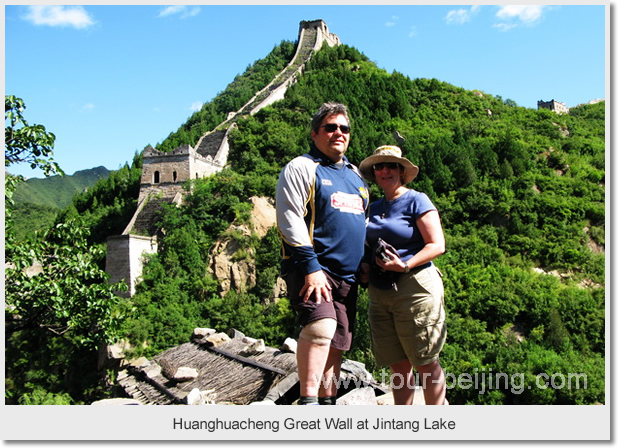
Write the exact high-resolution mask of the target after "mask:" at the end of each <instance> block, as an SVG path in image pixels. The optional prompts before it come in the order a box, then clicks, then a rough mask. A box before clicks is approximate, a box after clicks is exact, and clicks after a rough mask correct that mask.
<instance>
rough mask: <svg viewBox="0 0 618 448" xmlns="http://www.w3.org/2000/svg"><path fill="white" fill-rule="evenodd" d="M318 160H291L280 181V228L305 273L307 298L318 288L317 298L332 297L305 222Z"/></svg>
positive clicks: (278, 211)
mask: <svg viewBox="0 0 618 448" xmlns="http://www.w3.org/2000/svg"><path fill="white" fill-rule="evenodd" d="M314 184H315V162H313V161H312V160H310V159H308V158H306V157H298V158H296V159H294V160H293V161H292V162H290V163H288V164H287V165H286V166H285V167H284V168H283V170H282V171H281V174H280V175H279V182H278V184H277V198H276V210H277V228H278V229H279V233H280V234H281V237H282V238H283V241H284V242H285V243H286V244H287V246H288V247H289V250H291V251H292V255H293V256H294V258H295V259H296V260H297V261H298V263H299V265H300V267H301V269H302V270H303V274H304V275H305V286H304V287H303V289H302V290H301V295H302V294H304V300H305V301H307V300H308V299H309V297H310V296H311V294H312V293H314V292H315V295H316V302H318V303H319V302H320V301H321V298H322V297H325V299H326V300H327V301H328V300H330V285H329V284H328V281H327V280H326V275H325V274H324V272H323V271H322V266H321V265H320V263H319V261H318V256H317V254H316V253H315V251H314V249H313V244H312V238H311V235H310V234H309V229H308V228H307V225H306V223H305V214H306V213H307V204H308V203H309V202H310V201H312V200H313V193H314V188H315V185H314Z"/></svg>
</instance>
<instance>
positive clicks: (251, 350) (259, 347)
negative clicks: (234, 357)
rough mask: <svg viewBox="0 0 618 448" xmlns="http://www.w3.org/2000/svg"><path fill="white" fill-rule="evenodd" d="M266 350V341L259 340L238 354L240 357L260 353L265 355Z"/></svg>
mask: <svg viewBox="0 0 618 448" xmlns="http://www.w3.org/2000/svg"><path fill="white" fill-rule="evenodd" d="M265 350H266V345H265V344H264V340H263V339H258V340H257V341H255V342H253V343H251V344H249V345H247V346H246V347H245V348H243V349H242V350H241V351H240V352H238V354H239V355H240V356H251V355H258V354H260V353H264V351H265Z"/></svg>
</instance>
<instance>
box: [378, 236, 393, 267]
mask: <svg viewBox="0 0 618 448" xmlns="http://www.w3.org/2000/svg"><path fill="white" fill-rule="evenodd" d="M376 255H377V256H378V257H380V260H382V261H383V262H385V263H386V262H387V261H390V260H391V257H390V256H389V255H388V254H387V253H386V247H385V246H384V244H380V242H379V241H378V247H377V248H376Z"/></svg>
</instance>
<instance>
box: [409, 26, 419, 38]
mask: <svg viewBox="0 0 618 448" xmlns="http://www.w3.org/2000/svg"><path fill="white" fill-rule="evenodd" d="M417 35H418V32H417V31H416V27H415V26H411V27H410V32H409V33H408V37H410V38H412V37H416V36H417Z"/></svg>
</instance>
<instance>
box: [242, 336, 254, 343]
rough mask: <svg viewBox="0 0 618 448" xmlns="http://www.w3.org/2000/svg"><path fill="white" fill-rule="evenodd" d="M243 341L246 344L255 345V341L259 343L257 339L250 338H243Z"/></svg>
mask: <svg viewBox="0 0 618 448" xmlns="http://www.w3.org/2000/svg"><path fill="white" fill-rule="evenodd" d="M242 341H243V342H244V343H245V344H253V343H254V342H255V341H257V339H255V338H252V337H249V336H245V337H244V338H242Z"/></svg>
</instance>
